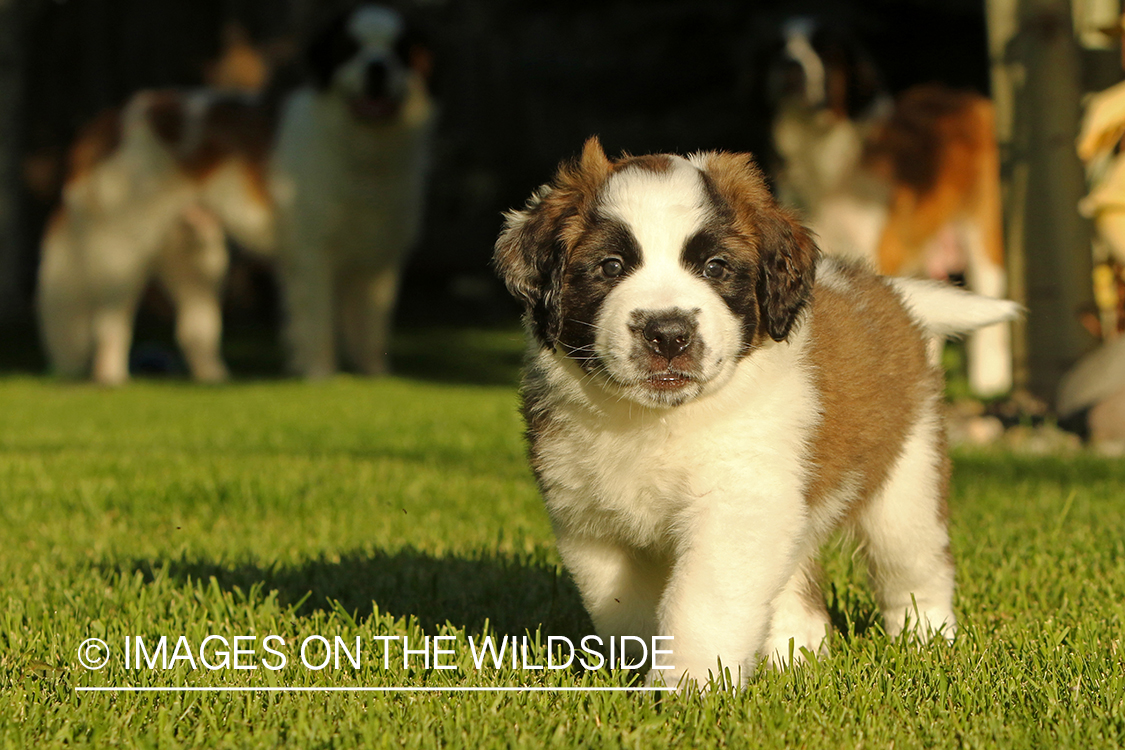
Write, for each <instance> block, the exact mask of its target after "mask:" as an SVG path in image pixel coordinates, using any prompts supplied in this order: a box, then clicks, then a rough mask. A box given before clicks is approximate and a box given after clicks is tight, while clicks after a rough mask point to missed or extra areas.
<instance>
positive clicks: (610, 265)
mask: <svg viewBox="0 0 1125 750" xmlns="http://www.w3.org/2000/svg"><path fill="white" fill-rule="evenodd" d="M601 269H602V273H603V274H604V275H605V277H606V278H609V279H616V278H617V277H618V276H620V275H621V274H623V273H624V272H625V264H624V263H622V262H621V259H620V258H606V259H605V260H603V261H602V265H601Z"/></svg>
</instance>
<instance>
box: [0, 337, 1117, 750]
mask: <svg viewBox="0 0 1125 750" xmlns="http://www.w3.org/2000/svg"><path fill="white" fill-rule="evenodd" d="M520 348H521V342H520V337H519V335H518V334H516V333H511V332H479V331H478V332H467V333H466V332H462V333H456V334H454V333H450V332H441V331H438V332H433V331H430V332H415V333H414V334H411V335H408V336H405V337H403V339H402V340H401V342H400V350H399V351H400V356H399V361H400V370H401V371H402V372H404V373H405V375H406V376H404V377H398V378H390V379H386V380H381V381H364V380H358V379H353V378H347V377H341V378H337V379H334V380H332V381H330V382H325V383H317V384H311V385H306V384H302V383H297V382H291V381H285V380H257V381H245V382H236V383H235V384H233V385H229V386H225V387H199V386H194V385H190V384H188V383H185V382H177V381H159V380H151V381H140V382H136V383H134V384H132V385H130V386H129V387H127V388H124V389H121V390H117V391H104V390H100V389H97V388H94V387H90V386H86V385H76V384H69V383H60V382H56V381H52V380H49V379H44V378H37V377H31V376H19V375H12V376H7V377H4V378H0V745H2V746H3V747H11V748H23V747H48V746H62V745H68V746H70V745H82V744H90V745H96V746H122V747H149V746H162V747H180V746H183V747H197V746H215V747H232V748H245V747H275V746H278V745H289V746H294V747H379V746H406V747H416V746H418V747H446V746H454V747H471V748H478V747H508V746H527V747H536V746H539V745H542V744H553V745H560V746H583V747H602V746H618V745H623V746H628V747H667V746H692V745H695V746H699V747H710V746H732V747H809V748H820V747H826V748H841V747H880V748H883V747H890V746H892V745H893V746H894V747H897V748H904V747H922V746H942V747H945V746H958V747H996V746H1000V747H1031V746H1038V747H1077V748H1091V747H1116V746H1120V745H1122V744H1125V672H1123V669H1125V667H1123V665H1125V644H1123V643H1122V640H1123V638H1125V512H1123V511H1125V462H1122V461H1113V460H1109V459H1100V458H1095V457H1092V456H1085V455H1080V456H1077V457H1066V458H1064V457H1037V458H1033V457H1019V456H1012V455H1008V454H1001V453H987V452H973V453H959V454H957V456H956V469H955V476H954V481H953V492H952V498H951V508H952V518H953V521H952V523H953V526H952V530H953V549H954V554H955V555H956V557H957V560H958V584H959V589H958V597H957V610H958V614H959V617H960V621H961V631H960V635H959V637H958V639H957V641H956V643H955V644H954V645H953V646H951V647H950V646H945V645H944V644H942V645H935V646H931V647H926V648H915V647H910V646H905V645H902V644H896V643H890V642H888V640H887V638H886V636H885V635H884V634H883V632H882V630H881V628H880V626H879V625H878V624H877V619H876V615H875V606H874V603H873V601H872V598H871V596H870V594H869V592H868V590H867V588H866V585H865V583H864V580H863V571H862V566H860V565H858V564H856V563H855V562H854V557H853V553H852V550H851V549H850V548H849V547H848V546H847V545H845V544H843V543H840V544H838V545H836V546H834V547H833V548H832V549H830V550H829V551H828V554H827V562H826V569H827V576H828V586H827V590H828V592H829V594H828V596H829V605H830V608H831V611H832V613H833V617H834V619H835V620H836V621H837V625H838V626H839V628H840V633H839V634H837V636H836V637H835V639H834V641H833V644H832V648H833V653H832V656H831V657H830V658H828V659H825V660H823V661H821V662H819V663H815V664H811V665H807V666H805V667H803V668H800V669H796V670H792V671H788V672H784V673H765V674H763V675H761V676H760V677H759V678H758V679H757V680H755V681H754V683H753V684H752V685H751V686H750V687H749V689H747V690H745V691H743V692H740V693H737V694H719V695H708V696H705V697H698V696H694V695H688V694H680V695H665V696H663V697H658V696H656V695H655V694H652V693H638V692H630V693H620V692H591V693H574V692H571V693H558V692H539V693H518V694H516V693H490V692H474V693H418V692H415V693H391V694H384V693H370V692H369V693H344V692H335V693H319V692H318V693H277V692H225V693H214V692H177V693H152V692H147V693H121V692H118V693H93V692H81V693H80V692H78V691H76V689H75V688H76V687H79V686H124V685H133V686H160V685H175V686H193V687H207V686H226V687H230V686H269V685H274V686H332V687H347V686H356V685H363V686H394V685H411V686H484V685H565V686H580V685H584V686H615V685H618V686H619V685H625V684H627V683H628V678H627V677H626V676H624V675H622V674H620V673H608V672H606V671H601V672H591V673H581V672H578V671H572V670H554V671H548V670H539V671H533V670H523V669H513V668H511V667H510V666H506V667H503V668H500V669H497V668H494V667H492V666H491V664H490V665H489V666H488V667H487V668H485V669H482V670H480V671H478V670H476V669H475V668H474V665H473V662H472V655H471V653H470V652H469V648H468V644H467V639H468V637H470V636H472V637H474V638H475V639H479V638H480V637H481V636H482V635H483V634H485V633H491V634H510V635H529V636H530V641H532V642H533V643H534V642H536V641H539V642H540V643H542V642H543V641H545V639H546V637H547V636H548V635H561V636H568V637H571V638H573V639H575V640H577V638H578V637H580V636H581V635H583V634H585V633H588V632H590V624H589V622H588V620H587V618H586V615H585V614H584V612H583V611H582V607H581V604H580V603H579V601H578V597H577V594H576V592H575V590H574V588H573V586H572V585H571V584H570V582H569V581H568V579H567V577H566V575H565V574H564V573H563V572H562V571H561V570H560V568H559V562H558V556H557V554H556V553H555V550H554V546H553V541H552V537H551V532H550V527H549V524H548V522H547V518H546V515H545V513H544V511H543V509H542V507H541V505H540V502H539V499H538V497H537V493H536V489H535V486H534V482H533V481H532V478H531V475H530V473H529V471H528V469H527V467H526V464H525V461H524V455H523V444H522V437H521V424H520V420H519V416H518V414H517V410H516V395H515V389H514V386H513V383H514V377H515V374H514V366H515V362H516V360H517V359H518V356H519V350H520ZM267 634H274V635H278V636H280V637H281V638H282V639H284V642H285V644H286V647H284V648H283V649H282V651H284V652H285V653H287V656H288V663H287V666H285V667H284V668H282V669H279V670H276V671H275V670H271V669H268V668H265V667H264V666H261V665H262V664H264V662H263V660H262V657H263V655H265V654H266V652H264V651H263V650H262V648H261V646H260V645H259V646H257V651H255V657H252V658H247V659H244V660H243V663H244V664H246V663H254V664H258V665H259V668H258V669H256V670H249V669H239V670H235V669H233V668H227V669H217V670H210V669H207V668H204V667H203V666H202V665H201V666H200V667H199V668H197V669H195V670H193V669H192V668H191V665H190V664H189V663H188V661H187V660H186V659H181V660H180V661H179V662H177V663H176V664H175V665H174V666H172V667H170V668H169V669H167V670H162V669H159V668H156V669H148V668H147V667H146V668H142V669H139V670H138V669H126V668H125V666H124V664H123V663H122V648H123V644H124V643H125V638H126V637H132V636H138V635H139V636H142V637H144V638H145V639H146V643H147V644H149V645H150V646H153V645H155V643H156V639H157V638H158V637H159V636H160V635H166V636H168V637H169V638H170V643H169V644H168V647H169V653H170V652H171V649H172V645H173V643H174V642H175V641H176V640H177V639H178V638H179V636H185V638H186V641H187V642H188V643H189V644H190V645H192V646H193V647H198V645H199V644H200V643H201V642H202V641H203V639H204V638H205V637H207V636H208V635H218V636H223V637H224V638H226V639H228V642H229V639H233V638H234V636H257V637H258V638H263V637H264V636H265V635H267ZM425 634H428V635H430V636H441V635H446V636H454V639H452V640H449V641H445V642H444V643H446V644H451V645H452V647H453V648H454V654H453V656H448V657H445V662H446V663H448V664H455V665H457V666H458V667H459V668H458V669H454V670H437V669H432V668H431V669H427V668H425V666H424V665H423V664H421V657H420V656H419V657H415V659H414V663H413V664H412V666H411V667H410V668H409V669H406V668H403V666H402V662H401V652H394V651H392V655H395V656H397V658H396V659H394V660H392V662H391V667H390V668H389V669H384V668H383V662H382V658H381V656H382V655H381V651H380V650H378V649H376V647H375V644H376V643H377V642H376V641H372V640H371V639H372V638H373V637H379V636H387V635H392V636H407V637H409V639H410V643H411V647H412V648H414V647H415V644H417V643H419V642H420V641H421V640H422V638H423V637H424V635H425ZM311 635H321V636H325V637H327V638H328V639H329V640H331V639H333V638H335V637H336V636H340V637H341V638H342V640H343V641H344V642H345V643H347V644H348V645H349V647H351V646H352V645H353V644H354V641H355V638H356V637H357V636H358V637H360V638H361V642H362V643H363V644H364V646H363V649H364V651H363V661H362V665H361V667H360V668H359V669H355V668H353V667H352V666H351V664H350V663H349V662H348V661H347V660H346V658H345V659H343V660H342V663H341V666H340V668H339V669H336V668H335V667H334V665H329V666H328V667H326V668H324V669H323V670H313V669H308V668H305V667H304V666H303V665H301V664H300V663H299V659H298V655H297V650H298V649H297V646H298V645H299V644H300V643H302V642H303V641H304V639H305V638H307V637H308V636H311ZM91 637H97V638H101V639H103V640H104V641H106V642H107V643H108V644H110V648H111V660H110V662H109V664H108V665H107V666H106V667H104V668H103V669H101V670H98V671H90V670H87V669H84V668H83V667H82V666H81V665H80V663H79V661H78V650H79V645H80V644H81V643H82V642H83V641H84V640H85V639H87V638H91ZM254 643H260V641H255V642H254ZM244 644H245V642H244ZM276 645H277V642H275V646H276ZM214 651H215V649H211V652H212V656H210V657H208V658H209V659H210V660H211V661H212V663H216V662H218V661H220V656H219V655H218V654H215V653H213V652H214ZM322 654H323V651H321V652H319V654H318V653H317V652H316V649H315V648H314V649H312V651H310V657H311V659H310V660H311V661H312V662H314V663H315V662H318V661H319V660H320V655H322ZM196 656H198V652H196ZM544 658H546V657H545V653H544V649H543V648H542V647H541V646H540V647H538V648H535V647H533V648H531V649H530V651H529V662H530V663H533V664H542V663H543V659H544ZM267 660H268V661H273V662H274V663H275V664H276V662H277V660H276V659H274V658H273V657H269V659H267Z"/></svg>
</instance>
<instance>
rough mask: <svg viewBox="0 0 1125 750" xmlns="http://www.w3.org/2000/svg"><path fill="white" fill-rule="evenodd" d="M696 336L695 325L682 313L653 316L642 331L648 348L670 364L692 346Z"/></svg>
mask: <svg viewBox="0 0 1125 750" xmlns="http://www.w3.org/2000/svg"><path fill="white" fill-rule="evenodd" d="M694 334H695V323H694V322H693V321H691V320H689V319H688V318H687V317H686V316H685V315H683V314H681V313H666V314H662V315H656V316H653V317H652V318H650V319H649V321H648V322H647V323H645V325H644V328H642V329H641V336H642V337H643V338H644V340H645V344H646V345H647V346H648V348H649V349H651V350H652V351H654V352H655V353H657V354H659V355H660V356H662V357H664V358H665V359H667V360H668V361H669V362H670V361H672V359H674V358H675V357H677V356H678V355H680V354H683V353H684V352H685V351H686V350H687V348H688V347H689V346H691V339H692V336H693V335H694Z"/></svg>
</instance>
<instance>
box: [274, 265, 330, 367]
mask: <svg viewBox="0 0 1125 750" xmlns="http://www.w3.org/2000/svg"><path fill="white" fill-rule="evenodd" d="M281 275H282V282H283V283H282V286H283V287H284V289H283V291H284V295H285V310H286V322H285V330H286V343H287V344H288V345H289V369H290V371H291V372H292V373H293V374H294V375H299V376H301V377H305V378H310V379H320V378H327V377H330V376H331V375H333V374H334V373H335V372H336V338H335V332H334V330H333V326H332V317H333V316H332V313H333V306H334V305H333V300H334V297H335V294H334V290H333V283H332V282H333V274H332V269H331V268H330V265H329V263H328V262H327V261H326V260H325V259H324V258H323V257H322V255H321V254H320V253H310V254H308V255H306V256H304V257H302V258H300V259H299V260H295V259H293V258H283V260H282V268H281Z"/></svg>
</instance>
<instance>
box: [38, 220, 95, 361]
mask: <svg viewBox="0 0 1125 750" xmlns="http://www.w3.org/2000/svg"><path fill="white" fill-rule="evenodd" d="M75 241H76V240H75V237H74V235H73V233H72V232H71V227H70V222H69V220H68V219H67V218H66V216H65V214H60V215H58V216H56V217H55V218H53V219H52V221H51V224H50V226H49V228H48V230H47V232H46V234H45V235H44V237H43V251H42V258H41V260H40V262H39V287H38V290H37V294H36V307H37V311H38V314H39V333H40V337H41V338H42V341H43V348H44V349H45V351H46V353H47V359H48V361H49V362H50V364H51V369H52V370H53V371H54V372H56V373H58V374H59V375H63V376H66V377H71V378H81V377H85V376H86V375H88V374H89V371H90V356H91V353H92V351H93V347H94V338H93V328H92V322H91V319H90V302H89V294H88V289H87V286H86V282H87V281H88V280H87V279H86V278H84V263H83V261H82V258H81V257H80V255H79V252H78V250H79V248H77V247H76V246H75Z"/></svg>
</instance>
